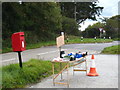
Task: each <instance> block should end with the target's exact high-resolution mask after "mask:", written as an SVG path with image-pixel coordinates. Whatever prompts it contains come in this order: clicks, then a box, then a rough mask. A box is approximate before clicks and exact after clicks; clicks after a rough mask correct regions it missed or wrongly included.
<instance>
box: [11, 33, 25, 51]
mask: <svg viewBox="0 0 120 90" xmlns="http://www.w3.org/2000/svg"><path fill="white" fill-rule="evenodd" d="M12 48H13V51H14V52H17V51H24V50H25V49H26V44H25V38H24V32H17V33H13V34H12Z"/></svg>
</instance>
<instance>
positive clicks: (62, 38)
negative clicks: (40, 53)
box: [56, 35, 65, 47]
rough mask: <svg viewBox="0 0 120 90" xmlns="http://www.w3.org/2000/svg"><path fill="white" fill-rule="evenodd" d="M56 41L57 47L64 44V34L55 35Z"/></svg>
mask: <svg viewBox="0 0 120 90" xmlns="http://www.w3.org/2000/svg"><path fill="white" fill-rule="evenodd" d="M56 43H57V47H60V46H62V45H64V44H65V43H64V35H62V36H59V37H57V38H56Z"/></svg>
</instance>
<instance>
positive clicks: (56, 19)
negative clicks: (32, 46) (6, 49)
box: [2, 2, 62, 46]
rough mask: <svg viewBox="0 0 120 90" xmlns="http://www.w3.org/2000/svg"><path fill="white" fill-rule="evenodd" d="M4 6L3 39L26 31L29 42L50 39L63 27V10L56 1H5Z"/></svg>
mask: <svg viewBox="0 0 120 90" xmlns="http://www.w3.org/2000/svg"><path fill="white" fill-rule="evenodd" d="M2 6H3V10H2V11H3V13H2V14H3V15H2V16H3V17H2V18H3V23H2V24H3V25H2V26H3V40H6V39H8V38H9V39H10V38H11V35H12V33H15V32H20V31H24V32H26V38H27V43H31V42H32V43H37V42H39V41H48V40H53V39H55V35H56V34H58V31H60V30H61V29H62V23H61V22H62V15H61V13H60V12H61V10H60V7H59V5H57V4H56V3H53V2H41V3H35V2H34V3H27V2H26V3H23V4H19V3H3V5H2ZM3 42H4V41H3ZM9 42H10V40H9ZM3 44H4V43H3ZM3 46H4V45H3Z"/></svg>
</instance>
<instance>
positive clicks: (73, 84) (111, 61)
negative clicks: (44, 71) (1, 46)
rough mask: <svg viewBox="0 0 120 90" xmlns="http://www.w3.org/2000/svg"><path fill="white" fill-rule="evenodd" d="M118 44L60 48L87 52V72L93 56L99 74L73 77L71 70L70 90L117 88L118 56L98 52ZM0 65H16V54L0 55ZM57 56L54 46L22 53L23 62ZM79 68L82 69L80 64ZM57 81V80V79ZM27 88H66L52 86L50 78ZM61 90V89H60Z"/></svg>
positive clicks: (76, 45) (71, 45) (77, 73)
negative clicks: (77, 89)
mask: <svg viewBox="0 0 120 90" xmlns="http://www.w3.org/2000/svg"><path fill="white" fill-rule="evenodd" d="M117 44H118V42H117V41H114V42H111V43H96V44H92V43H91V44H68V45H64V46H63V47H62V50H64V51H65V53H68V52H78V51H82V52H83V51H84V52H86V51H87V52H88V56H87V62H88V72H89V69H90V63H91V62H90V60H91V55H90V54H94V55H95V62H96V69H97V72H98V74H99V76H98V77H89V76H86V74H85V72H75V75H74V76H73V74H72V73H71V72H72V68H70V69H69V72H70V77H69V78H70V88H118V55H104V54H100V52H101V51H102V50H103V49H104V48H105V47H109V46H113V45H117ZM1 56H2V64H3V65H7V64H11V63H17V62H18V58H17V53H16V52H11V53H5V54H1ZM58 56H59V50H58V49H57V48H56V46H49V47H42V48H37V49H30V50H26V51H23V52H22V57H23V61H27V60H29V59H31V58H40V59H44V60H52V59H53V58H54V57H58ZM81 67H83V68H84V63H83V65H82V64H81ZM65 75H66V72H64V73H63V78H66V76H65ZM58 79H59V78H58ZM27 88H67V87H66V86H65V85H56V86H53V84H52V76H50V77H48V78H45V79H44V80H42V81H41V82H40V83H37V84H34V85H30V86H28V87H27ZM62 90H63V89H62Z"/></svg>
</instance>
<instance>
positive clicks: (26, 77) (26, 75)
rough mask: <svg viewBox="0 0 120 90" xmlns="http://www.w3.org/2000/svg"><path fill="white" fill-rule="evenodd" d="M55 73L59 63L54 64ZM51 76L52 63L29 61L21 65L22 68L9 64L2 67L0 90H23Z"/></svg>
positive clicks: (58, 68)
mask: <svg viewBox="0 0 120 90" xmlns="http://www.w3.org/2000/svg"><path fill="white" fill-rule="evenodd" d="M55 69H56V70H55V71H56V72H55V73H57V72H58V71H59V70H60V67H59V63H56V64H55ZM50 75H52V63H51V62H50V61H43V60H37V59H31V60H30V61H28V62H24V63H23V68H22V69H21V68H20V67H19V64H10V65H8V66H4V67H2V89H7V88H24V87H26V86H27V85H29V84H34V83H37V82H40V81H41V80H42V79H43V78H45V77H48V76H50Z"/></svg>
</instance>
